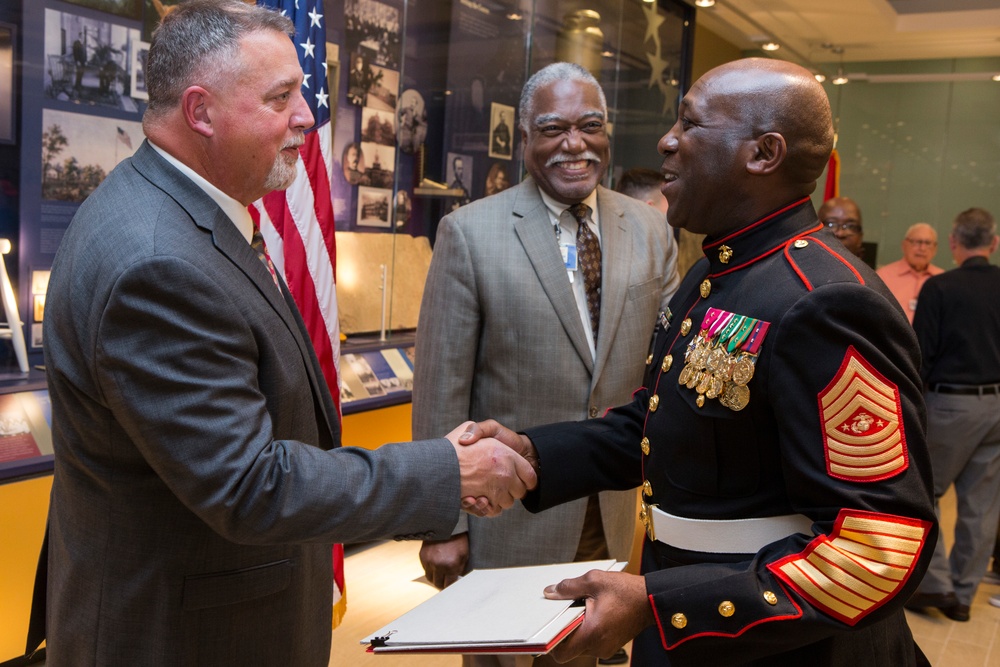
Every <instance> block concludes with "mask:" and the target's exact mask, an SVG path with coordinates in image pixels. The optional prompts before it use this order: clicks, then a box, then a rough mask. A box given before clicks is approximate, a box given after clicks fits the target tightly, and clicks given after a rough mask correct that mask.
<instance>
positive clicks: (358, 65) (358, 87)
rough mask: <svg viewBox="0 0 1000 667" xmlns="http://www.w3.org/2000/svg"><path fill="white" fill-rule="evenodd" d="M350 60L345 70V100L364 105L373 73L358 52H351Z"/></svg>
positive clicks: (366, 61)
mask: <svg viewBox="0 0 1000 667" xmlns="http://www.w3.org/2000/svg"><path fill="white" fill-rule="evenodd" d="M350 62H351V67H350V69H349V70H348V71H347V101H348V102H350V103H351V104H356V105H357V106H359V107H360V106H364V105H365V101H366V100H367V99H368V88H369V87H370V86H371V84H372V78H373V77H374V76H375V74H374V72H372V68H371V65H370V64H369V63H368V60H367V59H366V58H365V57H364V56H363V55H361V54H360V53H352V54H351V57H350Z"/></svg>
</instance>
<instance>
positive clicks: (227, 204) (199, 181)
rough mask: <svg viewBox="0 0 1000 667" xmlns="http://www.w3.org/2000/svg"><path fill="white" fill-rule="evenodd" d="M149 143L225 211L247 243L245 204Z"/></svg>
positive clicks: (250, 233)
mask: <svg viewBox="0 0 1000 667" xmlns="http://www.w3.org/2000/svg"><path fill="white" fill-rule="evenodd" d="M149 145H150V146H152V147H153V150H155V151H156V152H157V153H159V154H160V156H161V157H162V158H163V159H164V160H166V161H167V162H169V163H170V164H172V165H173V166H174V167H176V168H177V170H178V171H180V172H181V173H182V174H184V175H185V176H187V177H188V178H190V179H191V180H192V181H193V182H194V184H195V185H197V186H198V187H199V188H201V189H202V190H204V191H205V194H207V195H208V196H209V197H211V198H212V201H214V202H215V203H216V204H218V205H219V208H221V209H222V212H223V213H225V214H226V216H227V217H228V218H229V219H230V220H232V222H233V224H234V225H236V229H237V230H239V232H240V234H242V235H243V238H245V239H246V241H247V243H250V240H251V239H252V238H253V218H251V217H250V211H249V210H248V209H247V207H246V206H244V205H243V204H241V203H240V202H238V201H236V200H235V199H233V198H232V197H230V196H229V195H227V194H226V193H225V192H223V191H222V190H220V189H219V188H217V187H215V186H214V185H212V184H211V183H209V182H208V181H207V180H206V179H205V178H204V177H203V176H202V175H201V174H199V173H198V172H196V171H195V170H194V169H192V168H191V167H189V166H187V165H186V164H184V163H183V162H181V161H180V160H178V159H177V158H175V157H174V156H173V155H171V154H170V153H168V152H167V151H165V150H163V149H162V148H160V147H159V146H157V145H156V144H154V143H153V142H152V141H150V142H149Z"/></svg>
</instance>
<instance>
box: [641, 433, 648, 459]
mask: <svg viewBox="0 0 1000 667" xmlns="http://www.w3.org/2000/svg"><path fill="white" fill-rule="evenodd" d="M639 447H641V448H642V453H643V454H645V455H646V456H649V438H646V437H643V439H642V441H641V442H640V443H639Z"/></svg>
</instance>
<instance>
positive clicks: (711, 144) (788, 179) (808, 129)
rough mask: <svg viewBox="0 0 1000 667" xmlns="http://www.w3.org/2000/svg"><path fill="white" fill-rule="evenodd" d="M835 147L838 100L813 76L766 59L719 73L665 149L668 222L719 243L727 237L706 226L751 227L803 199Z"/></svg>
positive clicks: (682, 113) (686, 105) (696, 90)
mask: <svg viewBox="0 0 1000 667" xmlns="http://www.w3.org/2000/svg"><path fill="white" fill-rule="evenodd" d="M832 149H833V122H832V116H831V114H830V102H829V100H828V99H827V96H826V93H825V92H824V90H823V88H822V86H820V85H819V84H818V83H817V82H816V79H815V78H813V76H812V73H811V72H809V70H807V69H805V68H803V67H800V66H798V65H795V64H793V63H789V62H785V61H781V60H771V59H767V58H745V59H743V60H737V61H733V62H730V63H726V64H724V65H721V66H719V67H716V68H715V69H712V70H710V71H708V72H707V73H706V74H705V75H704V76H703V77H701V78H700V79H699V80H698V81H696V82H695V84H694V85H693V86H692V87H691V90H690V91H689V92H688V94H687V95H685V96H684V99H683V100H681V104H680V109H679V114H678V121H677V123H676V124H675V125H674V127H673V128H671V130H670V132H668V133H667V134H666V135H665V136H664V137H663V138H662V139H661V140H660V143H659V144H658V150H659V151H660V153H662V154H663V155H664V156H665V159H664V162H663V167H662V171H663V172H664V175H665V176H666V184H665V185H664V186H663V193H664V195H666V197H667V200H668V201H669V203H670V224H672V225H674V226H679V227H684V228H686V229H688V230H689V231H692V232H700V233H707V234H709V235H712V234H716V233H720V232H725V231H727V230H726V229H722V228H720V229H714V230H713V229H707V228H704V225H705V224H706V223H704V222H702V221H707V220H711V219H715V220H719V221H721V220H722V219H728V220H730V221H736V220H742V221H744V222H747V221H749V220H753V219H755V218H756V217H759V216H761V215H765V214H767V213H769V212H770V211H773V210H775V209H776V208H778V207H780V206H783V205H785V204H789V203H791V202H792V201H795V200H796V199H798V198H801V197H805V196H807V195H809V194H810V193H811V192H812V191H813V190H814V189H815V188H816V181H817V179H819V177H820V175H821V174H822V173H823V169H824V168H825V167H826V164H827V160H828V159H829V157H830V151H831V150H832ZM709 185H711V187H708V186H709ZM720 192H723V193H725V194H723V195H721V196H720V194H719V193H720ZM716 224H720V225H721V224H722V223H721V222H720V223H716ZM730 224H735V223H734V222H731V223H730ZM698 227H702V228H701V229H699V228H698Z"/></svg>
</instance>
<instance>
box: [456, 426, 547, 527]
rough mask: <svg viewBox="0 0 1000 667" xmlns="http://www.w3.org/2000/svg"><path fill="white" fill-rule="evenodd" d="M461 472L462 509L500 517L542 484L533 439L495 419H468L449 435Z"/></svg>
mask: <svg viewBox="0 0 1000 667" xmlns="http://www.w3.org/2000/svg"><path fill="white" fill-rule="evenodd" d="M445 437H447V438H448V440H449V441H450V442H451V444H452V445H453V446H454V447H455V453H456V454H457V455H458V465H459V471H460V474H461V493H462V509H464V510H465V511H466V512H468V513H470V514H474V515H476V516H489V517H492V516H498V515H499V514H500V512H501V511H503V510H505V509H507V508H509V507H510V506H512V505H513V504H514V501H516V500H518V499H520V498H523V497H524V494H526V493H527V492H528V491H530V490H531V489H533V488H535V486H536V485H537V484H538V476H537V474H536V472H537V469H538V457H537V455H536V453H535V447H534V445H532V444H531V440H529V439H528V438H527V437H525V436H523V435H519V434H517V433H514V432H513V431H511V430H510V429H508V428H505V427H503V426H501V425H500V424H498V423H497V422H495V421H492V420H490V421H486V422H481V423H479V424H476V423H474V422H465V423H464V424H462V425H461V426H459V427H458V428H456V429H455V430H453V431H452V432H451V433H449V434H448V435H447V436H445Z"/></svg>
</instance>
